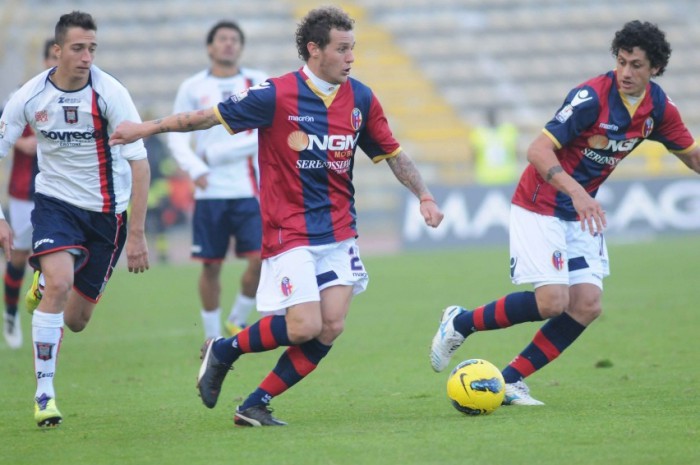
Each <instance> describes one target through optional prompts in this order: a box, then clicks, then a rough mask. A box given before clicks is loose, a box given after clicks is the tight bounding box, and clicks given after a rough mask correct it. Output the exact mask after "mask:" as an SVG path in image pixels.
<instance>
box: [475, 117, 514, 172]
mask: <svg viewBox="0 0 700 465" xmlns="http://www.w3.org/2000/svg"><path fill="white" fill-rule="evenodd" d="M486 120H487V125H486V126H479V127H477V128H475V129H474V130H473V132H472V135H471V139H472V144H473V146H474V176H475V179H476V182H478V183H479V184H490V185H493V184H509V183H513V182H515V181H516V180H517V179H518V175H519V174H520V173H519V170H518V156H517V145H518V129H517V128H516V127H515V125H513V124H511V123H501V124H499V121H498V115H497V110H496V109H495V108H489V109H488V111H487V113H486Z"/></svg>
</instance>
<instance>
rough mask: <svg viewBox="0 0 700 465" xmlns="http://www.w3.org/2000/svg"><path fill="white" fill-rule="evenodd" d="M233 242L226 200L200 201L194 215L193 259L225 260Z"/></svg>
mask: <svg viewBox="0 0 700 465" xmlns="http://www.w3.org/2000/svg"><path fill="white" fill-rule="evenodd" d="M230 241H231V231H229V224H228V221H227V218H226V200H225V199H198V200H197V201H196V202H195V207H194V213H193V215H192V250H191V255H192V258H198V259H203V260H207V259H219V260H220V259H224V258H225V257H226V254H227V252H228V247H229V243H230Z"/></svg>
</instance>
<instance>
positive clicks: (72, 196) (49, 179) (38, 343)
mask: <svg viewBox="0 0 700 465" xmlns="http://www.w3.org/2000/svg"><path fill="white" fill-rule="evenodd" d="M96 31H97V27H96V25H95V22H94V20H93V18H92V16H90V15H89V14H87V13H84V12H80V11H73V12H72V13H68V14H65V15H63V16H61V18H60V19H59V21H58V23H57V24H56V29H55V40H56V45H54V51H55V53H56V56H57V57H58V65H57V66H56V67H55V68H52V69H49V70H46V71H44V72H42V73H40V74H39V75H37V76H35V77H34V78H32V79H31V80H29V82H27V83H26V84H25V85H24V86H22V87H21V88H20V89H19V90H18V91H17V92H16V93H15V94H14V95H13V96H12V98H11V99H10V101H9V102H8V104H7V106H6V107H5V110H4V112H3V114H2V117H1V118H0V157H4V156H6V155H7V154H8V152H9V151H10V149H11V148H12V146H13V144H14V143H15V141H16V140H17V139H18V138H19V137H20V135H21V134H22V131H23V130H24V127H25V125H26V124H29V125H30V126H31V127H32V129H33V130H34V132H35V133H36V136H37V144H38V155H39V174H38V175H37V177H36V194H35V199H34V201H35V208H34V211H33V213H32V227H33V228H34V232H33V235H32V241H33V244H32V245H33V248H32V250H33V255H32V256H31V257H30V258H29V263H30V264H31V265H32V266H33V267H34V268H35V269H37V273H35V277H34V283H33V285H32V289H30V292H29V293H28V299H27V304H28V309H29V310H30V311H33V316H32V341H33V346H34V370H35V376H36V381H37V387H36V395H35V398H34V399H35V402H34V420H35V421H36V423H37V424H38V425H39V426H40V427H51V426H57V425H58V424H60V423H61V421H62V415H61V413H60V412H59V410H58V408H57V406H56V400H55V399H56V393H55V389H54V379H55V375H56V360H57V357H58V352H59V349H60V346H61V339H62V336H63V325H64V323H65V324H66V326H68V328H70V329H71V330H72V331H75V332H78V331H82V330H83V329H84V328H85V326H86V325H87V324H88V322H89V321H90V317H91V316H92V312H93V310H94V308H95V304H96V303H97V302H98V301H99V299H100V297H101V296H102V293H103V292H104V288H105V286H106V284H107V281H108V280H109V278H110V276H111V274H112V270H113V268H114V266H115V264H116V263H117V260H118V259H119V256H120V254H121V252H122V250H123V249H124V247H126V255H127V261H128V269H129V271H131V272H134V273H140V272H144V271H146V270H147V269H148V267H149V263H148V248H147V245H146V237H145V233H144V222H145V216H146V201H147V195H148V185H149V178H150V171H149V168H148V161H147V159H146V150H145V149H144V146H143V143H142V142H140V141H139V142H137V143H133V144H127V145H124V146H121V147H110V146H109V145H108V140H109V135H110V134H111V133H112V132H113V131H114V129H115V128H116V126H117V125H118V124H119V123H120V122H121V121H123V120H134V119H136V120H139V119H140V118H139V114H138V112H137V111H136V107H135V106H134V104H133V102H132V100H131V97H130V95H129V93H128V91H127V90H126V89H125V88H124V86H122V84H121V83H119V82H118V81H117V80H116V79H115V78H113V77H112V76H110V75H109V74H107V73H105V72H103V71H102V70H100V69H99V68H97V67H96V66H94V65H93V59H94V55H95V49H96V48H97V39H96ZM132 184H133V186H132ZM130 199H131V202H132V205H131V212H130V216H131V218H130V221H129V222H128V223H127V217H126V208H127V204H128V203H129V200H130ZM127 224H128V234H127V229H126V228H127ZM0 245H2V248H3V249H4V252H5V257H6V258H7V259H9V258H10V253H11V252H10V249H11V246H12V233H11V232H10V230H9V227H8V225H7V223H6V222H5V221H4V220H0ZM39 271H40V272H41V276H39ZM40 278H41V279H40ZM41 281H44V283H43V285H41V284H40V282H41ZM32 307H34V308H32Z"/></svg>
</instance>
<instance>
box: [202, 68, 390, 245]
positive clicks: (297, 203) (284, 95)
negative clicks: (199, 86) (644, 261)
mask: <svg viewBox="0 0 700 465" xmlns="http://www.w3.org/2000/svg"><path fill="white" fill-rule="evenodd" d="M214 110H215V112H216V113H217V116H218V117H219V119H220V120H221V122H222V123H223V125H224V126H225V127H226V129H227V130H228V131H229V132H230V133H236V132H241V131H245V130H248V129H254V128H258V161H259V164H260V205H261V210H262V221H263V245H262V257H263V258H267V257H270V256H274V255H278V254H280V253H282V252H284V251H287V250H289V249H291V248H294V247H299V246H308V245H322V244H330V243H334V242H340V241H343V240H345V239H348V238H351V237H356V236H357V224H356V211H355V199H354V194H355V188H354V187H353V183H352V170H353V165H354V160H355V151H356V150H357V148H358V147H359V148H360V149H362V151H363V152H364V153H365V154H366V155H367V156H368V157H369V158H370V159H371V160H372V161H373V162H375V163H378V162H379V161H381V160H383V159H385V158H389V157H393V156H396V155H397V154H398V153H399V151H400V150H401V147H400V146H399V143H398V142H397V141H396V139H394V136H393V135H392V133H391V130H390V128H389V125H388V123H387V120H386V117H385V115H384V110H383V109H382V106H381V105H380V103H379V101H378V100H377V98H376V97H375V96H374V94H373V93H372V91H371V89H369V88H368V87H367V86H365V85H364V84H362V83H360V82H359V81H357V80H355V79H348V80H347V81H346V82H345V83H343V84H341V85H340V86H339V87H338V88H337V89H336V90H335V91H334V92H333V93H331V94H330V95H328V96H326V95H324V94H323V93H321V92H320V91H319V90H318V89H317V88H316V87H315V86H314V84H312V83H311V81H310V80H309V78H308V77H307V76H306V75H305V74H304V73H303V71H302V70H299V71H297V72H293V73H289V74H285V75H283V76H281V77H278V78H273V79H269V80H267V81H266V82H265V83H263V84H261V85H258V86H254V87H252V88H250V89H249V90H248V91H246V92H243V93H241V94H238V95H235V96H232V97H231V98H230V99H228V100H226V101H224V102H221V103H219V104H218V105H217V106H216V107H215V108H214Z"/></svg>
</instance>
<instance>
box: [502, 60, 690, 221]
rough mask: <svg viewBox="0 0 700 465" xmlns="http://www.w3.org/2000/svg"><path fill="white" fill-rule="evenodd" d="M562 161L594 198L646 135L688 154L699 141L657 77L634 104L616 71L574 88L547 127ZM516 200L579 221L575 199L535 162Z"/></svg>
mask: <svg viewBox="0 0 700 465" xmlns="http://www.w3.org/2000/svg"><path fill="white" fill-rule="evenodd" d="M543 132H544V133H545V134H546V135H547V136H548V137H549V138H550V139H552V141H553V142H554V144H555V146H556V149H555V153H556V155H557V158H558V159H559V162H560V163H561V166H562V167H563V168H564V171H566V172H567V173H568V174H570V175H571V176H572V177H573V178H574V179H575V180H576V181H578V182H579V183H580V184H581V185H582V186H583V187H584V188H585V189H586V191H587V192H588V193H589V194H591V196H593V197H595V195H596V193H597V192H598V188H599V187H600V185H601V184H602V183H603V181H605V180H606V179H607V177H608V176H610V174H611V173H612V171H613V170H614V169H615V167H617V165H618V163H620V162H621V161H622V160H623V159H624V158H625V157H626V156H627V155H629V153H630V152H631V151H632V150H633V149H634V148H635V147H637V146H638V145H639V144H640V143H642V141H643V140H644V139H648V140H653V141H657V142H660V143H662V144H663V145H664V146H666V148H667V149H668V150H670V151H671V152H674V153H685V152H688V151H690V150H692V149H693V148H694V147H695V145H696V144H695V141H694V139H693V136H692V135H691V134H690V132H689V131H688V129H687V128H686V126H685V124H683V121H682V120H681V117H680V113H679V112H678V109H677V108H676V106H675V105H674V103H673V102H672V101H671V99H670V98H669V97H668V96H667V95H666V93H665V92H664V91H663V89H661V87H660V86H659V85H658V84H656V83H655V82H649V84H648V85H647V88H646V90H645V92H644V95H643V96H642V97H641V98H640V99H639V100H638V101H637V102H636V103H634V104H632V103H630V102H629V101H628V100H627V97H625V96H623V95H622V94H621V93H620V92H619V90H618V88H617V80H616V77H615V71H610V72H608V73H607V74H604V75H601V76H598V77H596V78H593V79H590V80H588V81H586V82H584V83H583V84H581V85H579V86H578V87H576V88H574V89H572V90H571V91H570V92H569V94H568V95H567V97H566V99H565V100H564V104H563V105H562V107H561V108H560V109H559V111H558V112H557V113H556V114H555V115H554V118H552V119H551V120H550V121H549V122H548V123H547V124H546V125H545V128H544V129H543ZM513 203H514V204H516V205H519V206H521V207H523V208H525V209H527V210H531V211H534V212H536V213H540V214H543V215H549V216H555V217H557V218H561V219H563V220H567V221H576V220H578V219H579V218H578V215H577V214H576V210H575V209H574V207H573V204H572V201H571V198H570V197H569V196H568V195H566V194H564V193H562V192H559V191H558V190H557V189H555V188H554V187H553V186H552V185H551V184H549V183H547V182H545V180H544V179H543V178H542V176H540V175H539V173H538V172H537V170H536V169H535V167H534V166H533V165H531V164H530V165H528V167H527V168H526V169H525V171H524V172H523V174H522V176H521V178H520V182H519V183H518V186H517V188H516V190H515V194H514V195H513Z"/></svg>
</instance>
